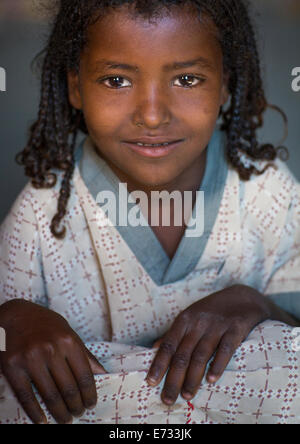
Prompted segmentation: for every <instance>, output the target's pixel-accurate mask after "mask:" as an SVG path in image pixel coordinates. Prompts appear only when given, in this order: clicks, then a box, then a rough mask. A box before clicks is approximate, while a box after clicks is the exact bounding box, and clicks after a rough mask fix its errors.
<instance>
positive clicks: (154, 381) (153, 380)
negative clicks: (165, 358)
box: [146, 376, 157, 385]
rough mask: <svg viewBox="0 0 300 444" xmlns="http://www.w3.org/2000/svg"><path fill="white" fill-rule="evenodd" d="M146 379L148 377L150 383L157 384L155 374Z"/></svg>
mask: <svg viewBox="0 0 300 444" xmlns="http://www.w3.org/2000/svg"><path fill="white" fill-rule="evenodd" d="M146 379H147V382H148V384H150V385H156V384H157V379H155V378H153V376H149V377H147V378H146Z"/></svg>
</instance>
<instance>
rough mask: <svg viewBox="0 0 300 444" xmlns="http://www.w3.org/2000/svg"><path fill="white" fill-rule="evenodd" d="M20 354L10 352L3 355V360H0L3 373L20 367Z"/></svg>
mask: <svg viewBox="0 0 300 444" xmlns="http://www.w3.org/2000/svg"><path fill="white" fill-rule="evenodd" d="M20 363H21V356H20V355H19V354H18V353H14V354H10V355H6V356H5V360H4V359H3V362H2V371H3V374H4V375H6V374H8V373H11V372H12V371H14V370H16V368H18V367H20Z"/></svg>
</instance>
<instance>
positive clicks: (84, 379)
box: [78, 373, 95, 390]
mask: <svg viewBox="0 0 300 444" xmlns="http://www.w3.org/2000/svg"><path fill="white" fill-rule="evenodd" d="M78 384H79V386H80V387H81V389H83V390H85V389H90V388H92V387H93V386H94V384H95V381H94V378H93V376H92V375H91V374H90V373H83V374H82V375H80V376H79V378H78Z"/></svg>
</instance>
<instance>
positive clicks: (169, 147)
mask: <svg viewBox="0 0 300 444" xmlns="http://www.w3.org/2000/svg"><path fill="white" fill-rule="evenodd" d="M182 142H183V140H174V141H168V142H167V141H159V142H156V143H148V142H147V143H146V142H142V141H133V142H123V143H124V144H125V145H127V146H128V147H129V148H130V149H131V150H132V151H134V152H136V153H138V154H140V155H142V156H144V157H152V158H154V157H165V156H167V155H168V154H169V153H171V152H172V151H173V150H174V149H176V148H177V147H178V145H180V144H181V143H182Z"/></svg>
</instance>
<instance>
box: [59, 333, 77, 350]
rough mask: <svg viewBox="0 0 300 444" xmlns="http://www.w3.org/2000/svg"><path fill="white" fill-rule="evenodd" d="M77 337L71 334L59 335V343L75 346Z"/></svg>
mask: <svg viewBox="0 0 300 444" xmlns="http://www.w3.org/2000/svg"><path fill="white" fill-rule="evenodd" d="M75 342H76V341H75V338H74V337H73V336H72V335H70V334H67V333H66V334H64V335H62V336H60V337H59V339H58V343H59V344H60V345H61V346H62V347H73V346H74V344H75Z"/></svg>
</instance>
